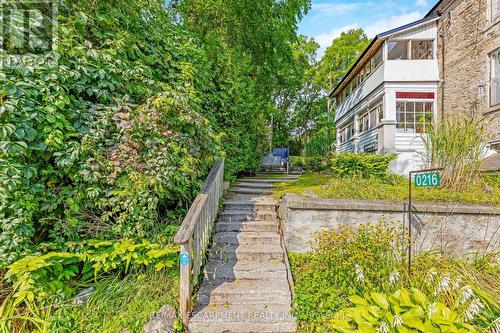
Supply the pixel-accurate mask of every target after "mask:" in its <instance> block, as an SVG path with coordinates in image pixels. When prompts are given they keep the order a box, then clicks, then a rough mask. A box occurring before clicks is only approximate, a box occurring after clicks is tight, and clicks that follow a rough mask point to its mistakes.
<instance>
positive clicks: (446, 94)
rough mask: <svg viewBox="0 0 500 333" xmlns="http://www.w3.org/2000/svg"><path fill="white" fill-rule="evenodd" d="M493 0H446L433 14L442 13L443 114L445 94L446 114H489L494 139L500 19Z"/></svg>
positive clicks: (499, 119)
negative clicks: (494, 60)
mask: <svg viewBox="0 0 500 333" xmlns="http://www.w3.org/2000/svg"><path fill="white" fill-rule="evenodd" d="M491 1H493V0H449V1H446V0H444V1H441V4H440V5H439V6H438V7H437V8H436V9H435V10H434V12H433V13H432V14H436V13H439V14H441V20H440V22H439V40H438V56H439V65H440V76H441V82H440V87H439V89H438V100H439V114H440V115H441V114H442V111H443V107H442V105H443V104H442V103H443V98H444V115H445V116H446V115H449V114H462V115H463V114H467V115H471V114H472V113H474V112H476V113H479V114H480V115H484V116H486V117H487V119H488V120H487V121H488V132H489V133H488V134H489V138H488V141H489V142H494V141H496V140H499V139H500V105H497V106H492V105H490V81H491V79H490V69H491V60H490V54H491V53H492V52H493V51H495V50H497V49H499V48H500V21H499V20H498V19H496V20H495V21H493V20H492V15H491V12H490V11H491ZM443 49H444V52H443ZM443 57H444V58H443ZM443 78H444V80H443ZM494 148H496V149H497V150H498V151H500V145H496V146H495V147H494Z"/></svg>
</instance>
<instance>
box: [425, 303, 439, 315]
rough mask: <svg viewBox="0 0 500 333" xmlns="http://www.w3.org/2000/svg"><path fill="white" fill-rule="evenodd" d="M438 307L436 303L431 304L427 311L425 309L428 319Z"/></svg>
mask: <svg viewBox="0 0 500 333" xmlns="http://www.w3.org/2000/svg"><path fill="white" fill-rule="evenodd" d="M437 310H438V307H437V304H436V303H432V304H431V305H430V306H429V309H427V315H428V316H429V319H430V318H431V317H432V316H433V315H434V314H435V313H436V312H437Z"/></svg>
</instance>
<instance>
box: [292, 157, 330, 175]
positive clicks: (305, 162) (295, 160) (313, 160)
mask: <svg viewBox="0 0 500 333" xmlns="http://www.w3.org/2000/svg"><path fill="white" fill-rule="evenodd" d="M290 162H291V165H292V168H294V167H297V168H302V169H303V170H304V171H306V172H322V171H326V170H327V169H328V162H327V161H326V160H325V159H324V158H322V157H303V156H291V157H290Z"/></svg>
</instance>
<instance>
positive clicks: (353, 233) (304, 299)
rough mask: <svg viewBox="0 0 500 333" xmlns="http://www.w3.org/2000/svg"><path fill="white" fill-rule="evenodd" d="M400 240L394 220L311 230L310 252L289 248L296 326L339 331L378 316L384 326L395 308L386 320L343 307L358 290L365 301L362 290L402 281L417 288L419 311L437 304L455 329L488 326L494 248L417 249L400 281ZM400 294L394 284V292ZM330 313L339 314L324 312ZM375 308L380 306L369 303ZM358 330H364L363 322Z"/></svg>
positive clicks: (390, 289) (497, 308)
mask: <svg viewBox="0 0 500 333" xmlns="http://www.w3.org/2000/svg"><path fill="white" fill-rule="evenodd" d="M402 238H403V237H402V230H401V228H400V227H399V225H398V224H394V223H381V224H379V225H378V226H361V227H360V228H359V229H358V230H353V229H351V228H349V227H345V228H341V229H339V230H337V231H335V230H331V231H326V232H323V233H320V234H318V235H317V236H316V239H315V241H314V243H313V244H312V245H313V250H312V251H311V252H308V253H305V254H290V263H291V266H292V274H293V277H294V282H295V297H294V303H295V315H296V317H297V319H298V320H299V326H300V327H302V328H303V329H304V330H305V331H308V332H332V331H335V330H334V327H333V325H334V324H335V325H337V326H335V327H336V328H335V329H337V330H338V331H341V332H344V331H346V332H348V331H349V330H352V331H355V332H358V331H359V332H365V331H364V330H363V328H362V327H361V326H354V325H360V323H361V322H364V321H365V320H371V319H373V320H374V322H372V323H371V325H372V326H374V327H373V330H376V328H379V327H380V325H381V324H382V321H381V320H382V319H383V318H385V319H383V320H388V321H387V322H386V324H392V323H393V322H394V321H393V319H394V318H393V317H394V315H395V313H392V315H393V317H391V318H390V319H388V318H387V317H381V316H378V317H376V318H373V317H370V316H368V317H366V318H364V319H363V318H359V316H357V315H356V313H357V312H359V311H364V310H363V309H356V310H353V309H350V310H347V311H343V310H345V309H348V308H351V307H352V306H353V305H355V306H357V305H359V304H358V303H359V302H358V301H359V299H360V296H361V297H364V298H366V299H365V300H363V301H362V302H363V304H364V303H365V302H367V303H368V304H369V306H372V305H373V304H371V303H372V302H374V300H373V299H370V297H371V296H370V295H373V294H374V293H377V294H379V293H380V294H384V295H385V296H384V297H385V298H386V299H389V298H390V296H387V295H391V294H393V293H394V292H397V291H398V290H400V289H401V288H402V287H403V286H407V284H408V281H409V283H410V286H411V287H413V288H417V289H418V290H420V291H421V293H423V294H425V297H426V299H427V300H428V302H427V303H426V304H427V307H426V309H428V307H429V306H430V305H431V304H435V305H438V304H442V305H439V307H440V308H441V309H442V311H443V312H446V313H450V314H451V313H453V316H454V317H456V316H458V317H456V318H457V321H456V322H455V320H452V321H453V322H455V324H456V325H457V327H467V325H464V324H463V323H467V324H470V325H473V326H474V328H475V329H476V330H478V331H481V332H482V331H486V330H488V331H493V327H496V326H495V325H497V324H498V323H497V321H496V320H497V318H498V314H499V313H500V302H499V301H498V300H499V299H500V294H499V290H500V289H499V288H498V278H497V277H498V274H499V270H500V266H499V265H498V259H497V258H498V254H496V253H492V254H489V255H486V256H478V257H475V258H469V259H456V258H450V257H446V256H443V255H439V253H436V252H429V253H421V254H418V255H417V256H415V257H414V259H413V262H412V266H413V267H412V276H411V279H408V276H407V266H406V262H405V259H404V258H405V256H404V254H405V252H406V251H405V249H404V248H403V247H402V246H403V240H402ZM401 293H402V291H401V290H400V291H399V292H398V294H401ZM352 296H354V297H352ZM376 297H379V296H376ZM398 297H399V296H398ZM412 297H413V296H412ZM418 297H419V298H420V297H421V296H418ZM412 302H413V303H415V302H414V301H412ZM417 305H418V304H417ZM418 306H421V305H418ZM400 308H401V307H400ZM422 308H424V307H422ZM445 308H447V309H448V310H445ZM394 309H396V307H394V308H392V309H391V311H393V310H394ZM358 310H359V311H358ZM399 310H401V311H399ZM399 310H398V311H399V312H398V313H399V314H401V313H402V312H407V311H408V312H410V313H412V312H414V310H412V309H411V307H408V308H401V309H399ZM402 310H404V311H402ZM338 311H340V313H341V315H338V316H337V318H332V315H333V313H336V312H338ZM418 311H420V310H418ZM375 312H376V313H379V312H380V311H379V310H377V309H375ZM418 317H419V318H420V315H419V316H418ZM338 320H340V321H338ZM355 323H356V324H355ZM431 324H432V325H438V324H439V325H441V323H436V322H431ZM448 324H449V323H448ZM351 325H352V327H351ZM377 325H378V326H377ZM417 325H420V324H418V323H417ZM423 325H427V324H426V323H425V322H424V323H423ZM460 325H461V326H460ZM356 328H357V329H358V330H357V331H356V330H355V329H356ZM391 330H392V331H394V328H393V327H392V328H391V326H389V327H388V331H387V332H392V331H391ZM366 331H367V332H371V330H369V329H368V328H366ZM379 331H380V330H379ZM400 331H404V328H400V330H399V331H398V332H400ZM410 331H411V330H410ZM424 332H427V331H425V330H424ZM429 332H432V331H429Z"/></svg>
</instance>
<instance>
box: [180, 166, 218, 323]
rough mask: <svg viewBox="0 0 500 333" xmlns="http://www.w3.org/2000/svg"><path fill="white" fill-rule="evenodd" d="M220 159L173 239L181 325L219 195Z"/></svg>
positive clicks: (185, 319)
mask: <svg viewBox="0 0 500 333" xmlns="http://www.w3.org/2000/svg"><path fill="white" fill-rule="evenodd" d="M223 180H224V161H220V162H218V163H216V164H215V166H214V167H213V168H212V170H211V171H210V173H209V174H208V177H207V179H206V180H205V184H204V185H203V188H202V190H201V193H200V194H199V195H198V196H197V197H196V199H195V200H194V201H193V203H192V205H191V207H190V208H189V210H188V212H187V214H186V216H185V217H184V221H182V224H181V226H180V228H179V231H177V234H176V235H175V238H174V241H175V243H176V244H178V245H180V260H179V261H180V291H179V292H180V309H179V310H180V315H181V318H182V322H183V323H184V325H186V326H187V325H188V324H189V316H190V315H191V311H192V304H191V293H192V291H193V287H194V286H196V285H197V284H198V275H199V274H200V271H201V267H202V265H203V260H204V258H205V255H206V251H207V248H208V242H209V239H210V233H211V232H212V229H213V225H214V223H215V219H216V217H217V211H218V207H219V199H220V198H221V196H222V182H223Z"/></svg>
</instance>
